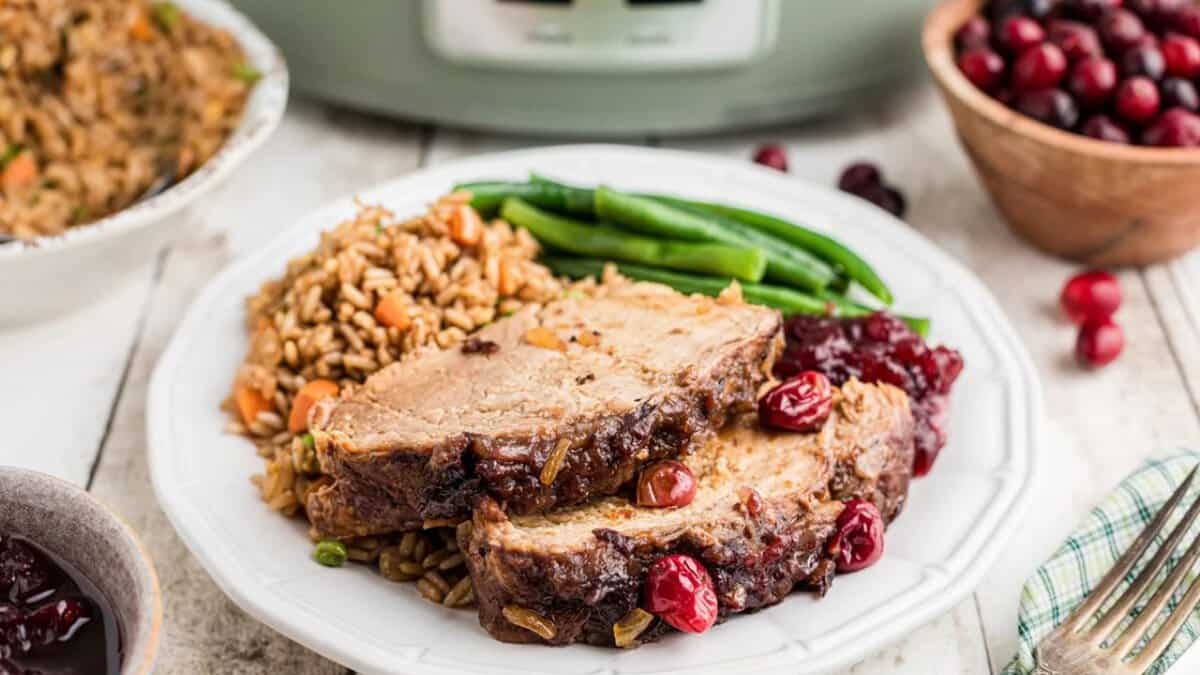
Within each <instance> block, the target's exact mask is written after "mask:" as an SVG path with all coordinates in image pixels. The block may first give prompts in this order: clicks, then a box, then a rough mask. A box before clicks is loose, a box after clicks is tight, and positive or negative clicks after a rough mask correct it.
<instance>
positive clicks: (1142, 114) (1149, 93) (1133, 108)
mask: <svg viewBox="0 0 1200 675" xmlns="http://www.w3.org/2000/svg"><path fill="white" fill-rule="evenodd" d="M1158 106H1159V96H1158V87H1156V86H1154V82H1153V81H1152V80H1151V79H1150V78H1148V77H1141V76H1139V77H1131V78H1129V79H1127V80H1125V81H1124V82H1122V83H1121V85H1120V86H1119V87H1117V94H1116V108H1117V113H1119V114H1120V115H1121V117H1123V118H1125V119H1126V120H1129V121H1130V122H1133V123H1134V124H1141V123H1142V122H1148V121H1150V120H1151V119H1153V118H1154V116H1155V115H1157V114H1158Z"/></svg>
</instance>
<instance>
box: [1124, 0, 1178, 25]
mask: <svg viewBox="0 0 1200 675" xmlns="http://www.w3.org/2000/svg"><path fill="white" fill-rule="evenodd" d="M1189 1H1190V0H1130V2H1129V8H1130V9H1132V10H1133V11H1135V12H1137V13H1138V14H1139V15H1140V16H1141V17H1142V19H1143V20H1144V21H1146V22H1147V23H1149V24H1152V25H1154V26H1156V27H1158V28H1163V27H1165V26H1168V25H1170V24H1171V23H1172V22H1173V20H1174V19H1175V15H1176V14H1177V13H1178V12H1179V10H1180V9H1182V8H1183V6H1184V5H1186V4H1187V3H1188V2H1189Z"/></svg>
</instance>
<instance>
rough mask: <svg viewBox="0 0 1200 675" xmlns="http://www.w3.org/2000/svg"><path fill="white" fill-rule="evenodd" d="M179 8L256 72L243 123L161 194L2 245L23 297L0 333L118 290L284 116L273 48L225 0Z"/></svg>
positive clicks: (1, 270) (9, 275)
mask: <svg viewBox="0 0 1200 675" xmlns="http://www.w3.org/2000/svg"><path fill="white" fill-rule="evenodd" d="M178 2H179V5H180V7H182V8H183V9H184V10H186V11H187V12H188V13H189V14H190V15H192V17H194V18H195V19H197V20H200V21H203V22H205V23H207V24H210V25H213V26H219V27H221V28H223V29H225V30H227V31H229V33H230V34H231V35H233V37H234V39H235V40H237V42H238V44H239V45H241V47H242V51H243V52H245V54H246V60H247V61H248V62H249V63H250V64H251V65H253V66H254V68H255V69H256V70H258V71H259V72H260V73H262V77H261V78H260V79H259V80H258V82H257V83H255V85H254V89H253V90H252V91H251V92H250V97H249V98H248V99H247V101H246V108H245V110H244V111H243V113H242V118H241V120H240V121H239V122H238V125H237V127H236V128H235V129H234V130H233V133H232V134H231V135H230V137H229V139H228V140H227V141H226V142H225V144H224V145H222V146H221V149H220V150H218V151H217V153H216V154H215V155H213V156H212V157H211V158H209V160H208V161H207V162H205V163H204V164H202V165H201V166H200V167H199V168H197V169H196V171H194V172H193V173H191V174H190V175H189V176H188V177H187V178H184V179H183V180H182V181H180V182H179V183H177V184H175V185H173V186H171V187H170V188H169V189H167V190H165V191H163V192H162V193H160V194H158V195H155V196H154V197H151V198H150V199H147V200H145V201H141V202H137V203H135V204H132V205H131V206H128V207H126V208H124V209H122V210H120V211H117V212H116V213H114V214H112V215H110V216H107V217H105V218H101V219H100V220H97V221H96V222H94V223H90V224H88V225H84V226H82V227H73V228H70V229H68V230H67V231H66V232H64V233H62V234H60V235H57V236H53V237H41V238H38V239H35V240H34V241H32V242H29V243H23V242H11V243H8V244H4V245H3V246H0V288H10V289H18V290H22V291H29V292H18V293H5V294H4V295H3V296H2V297H0V327H5V326H12V325H17V324H22V323H28V322H32V321H36V320H40V319H44V318H47V317H50V316H53V315H55V314H58V313H60V312H63V311H66V310H70V309H75V308H76V307H80V306H82V305H84V304H86V303H88V302H89V301H91V300H92V299H94V298H97V297H99V296H101V295H103V294H105V293H108V292H109V291H111V290H112V289H113V288H116V287H118V284H117V283H115V282H117V281H119V280H123V279H125V278H127V277H128V276H129V275H130V274H131V273H132V272H134V271H137V270H139V269H141V268H142V266H143V265H144V264H145V263H146V262H147V261H148V260H150V259H152V258H153V257H154V256H155V255H156V254H157V253H158V250H159V249H160V248H161V247H162V246H163V245H164V244H165V243H167V242H169V241H170V240H172V239H173V238H174V237H175V236H176V235H177V234H178V233H179V232H180V231H181V229H182V228H183V227H185V226H187V225H188V224H189V223H190V222H191V221H190V220H189V219H187V218H179V217H172V216H177V214H178V212H179V211H180V210H181V209H183V208H184V207H186V206H188V205H189V204H191V203H193V202H195V201H196V200H198V199H199V198H200V197H201V196H203V195H204V194H205V193H207V192H208V191H209V190H210V189H212V188H213V187H214V186H216V185H218V184H220V182H221V181H222V180H223V179H224V178H225V177H226V176H227V175H229V173H230V172H231V171H233V170H234V169H235V168H237V167H238V166H239V165H240V164H241V163H242V162H244V161H245V160H246V159H247V158H248V157H249V156H250V155H251V154H252V153H253V152H254V151H255V150H256V149H258V147H259V146H261V145H262V144H263V143H264V142H265V141H266V140H267V138H268V137H269V136H270V135H271V132H273V131H274V130H275V127H276V126H278V125H279V121H280V120H281V119H282V118H283V111H284V108H286V107H287V94H288V71H287V64H285V63H284V61H283V55H282V54H280V52H279V49H278V48H277V47H276V46H275V45H274V43H272V42H271V41H270V40H269V39H267V36H265V35H263V34H262V33H261V32H260V31H259V30H258V28H256V27H255V26H254V24H253V23H251V21H250V20H249V19H247V18H246V17H245V16H243V15H242V14H241V13H240V12H238V11H237V10H236V9H234V8H233V7H232V6H231V5H230V4H229V3H228V2H225V0H178ZM32 289H37V292H36V293H35V292H32Z"/></svg>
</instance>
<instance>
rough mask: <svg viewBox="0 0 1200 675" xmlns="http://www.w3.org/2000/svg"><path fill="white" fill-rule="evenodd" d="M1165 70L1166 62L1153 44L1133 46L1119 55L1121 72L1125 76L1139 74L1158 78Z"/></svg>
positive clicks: (1153, 78)
mask: <svg viewBox="0 0 1200 675" xmlns="http://www.w3.org/2000/svg"><path fill="white" fill-rule="evenodd" d="M1166 71H1167V62H1166V59H1164V58H1163V55H1162V50H1160V49H1159V48H1158V47H1155V46H1153V45H1141V46H1138V47H1134V48H1133V49H1130V50H1127V51H1126V52H1125V54H1123V55H1122V56H1121V74H1122V75H1125V76H1126V77H1137V76H1139V75H1141V76H1144V77H1148V78H1150V79H1151V80H1160V79H1162V76H1163V73H1165V72H1166Z"/></svg>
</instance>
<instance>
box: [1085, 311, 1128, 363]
mask: <svg viewBox="0 0 1200 675" xmlns="http://www.w3.org/2000/svg"><path fill="white" fill-rule="evenodd" d="M1124 348H1125V333H1124V331H1122V330H1121V327H1120V326H1119V325H1117V324H1116V322H1114V321H1113V320H1112V319H1098V320H1090V321H1087V322H1086V323H1084V324H1083V325H1082V326H1080V327H1079V336H1078V337H1077V338H1076V340H1075V359H1076V360H1078V361H1079V363H1080V365H1083V366H1087V367H1090V368H1099V367H1100V366H1104V365H1107V364H1109V363H1112V362H1113V361H1114V360H1116V358H1117V357H1118V356H1120V355H1121V350H1122V349H1124Z"/></svg>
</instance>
